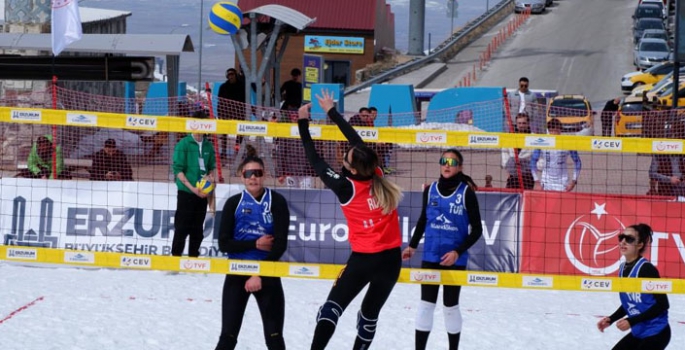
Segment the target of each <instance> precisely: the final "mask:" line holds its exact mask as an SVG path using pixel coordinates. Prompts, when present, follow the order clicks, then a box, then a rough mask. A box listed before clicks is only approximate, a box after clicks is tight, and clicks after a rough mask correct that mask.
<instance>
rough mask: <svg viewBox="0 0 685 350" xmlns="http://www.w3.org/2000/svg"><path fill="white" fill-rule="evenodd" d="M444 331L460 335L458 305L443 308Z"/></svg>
mask: <svg viewBox="0 0 685 350" xmlns="http://www.w3.org/2000/svg"><path fill="white" fill-rule="evenodd" d="M444 313H445V329H446V330H447V333H450V334H457V333H461V325H462V319H461V311H460V310H459V305H454V306H449V307H447V306H445V309H444Z"/></svg>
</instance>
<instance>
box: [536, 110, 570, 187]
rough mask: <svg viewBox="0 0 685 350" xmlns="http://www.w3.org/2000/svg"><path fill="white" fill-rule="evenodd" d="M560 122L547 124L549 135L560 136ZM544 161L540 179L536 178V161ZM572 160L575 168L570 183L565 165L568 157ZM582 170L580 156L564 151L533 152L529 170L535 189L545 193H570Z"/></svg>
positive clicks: (555, 121) (553, 120) (555, 120)
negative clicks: (541, 157)
mask: <svg viewBox="0 0 685 350" xmlns="http://www.w3.org/2000/svg"><path fill="white" fill-rule="evenodd" d="M561 128H562V125H561V121H559V119H557V118H552V119H551V120H550V121H549V122H548V123H547V129H548V130H549V133H550V134H551V135H561ZM541 155H542V156H543V158H544V159H545V165H544V167H543V169H542V178H540V177H539V176H538V173H537V172H538V166H537V164H538V160H539V159H540V156H541ZM569 156H570V157H571V159H573V163H575V168H574V170H573V178H572V180H571V181H569V180H568V165H566V160H567V159H568V157H569ZM581 168H582V163H581V162H580V156H579V155H578V152H577V151H566V150H544V151H543V150H539V149H536V150H534V151H533V155H532V156H531V159H530V170H531V172H532V173H533V179H534V180H535V189H538V190H540V189H543V190H545V191H565V192H570V191H572V190H573V189H574V188H575V187H576V184H577V183H578V175H580V169H581Z"/></svg>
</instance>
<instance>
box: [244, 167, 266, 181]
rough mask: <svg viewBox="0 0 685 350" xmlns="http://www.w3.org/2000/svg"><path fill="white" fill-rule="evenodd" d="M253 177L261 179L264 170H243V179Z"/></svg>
mask: <svg viewBox="0 0 685 350" xmlns="http://www.w3.org/2000/svg"><path fill="white" fill-rule="evenodd" d="M252 175H254V176H255V177H262V176H264V170H262V169H255V170H245V171H243V178H246V179H249V178H251V177H252Z"/></svg>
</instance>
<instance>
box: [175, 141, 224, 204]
mask: <svg viewBox="0 0 685 350" xmlns="http://www.w3.org/2000/svg"><path fill="white" fill-rule="evenodd" d="M199 156H200V149H199V147H198V144H197V142H196V141H195V139H193V136H192V135H188V136H186V137H184V138H182V139H181V141H179V142H178V143H177V144H176V148H175V149H174V164H173V169H174V175H175V176H176V187H178V189H179V190H180V191H186V192H190V193H192V191H191V190H190V189H188V187H186V185H184V184H183V183H182V182H181V180H179V179H178V173H183V174H185V176H186V178H187V179H188V181H189V182H190V183H191V184H195V183H196V182H197V181H198V180H200V179H201V178H202V176H204V175H207V174H209V173H210V172H211V171H212V170H214V169H216V158H215V157H214V146H213V145H212V143H211V142H209V141H207V139H206V138H203V139H202V159H203V160H204V163H205V171H201V170H200V162H199V158H200V157H199Z"/></svg>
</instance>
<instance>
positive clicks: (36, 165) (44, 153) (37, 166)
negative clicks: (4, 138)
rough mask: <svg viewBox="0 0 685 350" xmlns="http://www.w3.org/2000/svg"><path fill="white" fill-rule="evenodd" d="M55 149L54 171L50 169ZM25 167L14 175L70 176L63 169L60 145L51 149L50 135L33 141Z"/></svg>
mask: <svg viewBox="0 0 685 350" xmlns="http://www.w3.org/2000/svg"><path fill="white" fill-rule="evenodd" d="M53 151H55V158H56V162H57V165H56V167H55V168H56V169H55V170H56V172H57V176H55V174H54V173H53V169H52V156H53ZM26 166H27V169H24V170H22V171H20V172H19V173H18V174H17V175H16V177H27V178H32V179H55V178H57V179H70V178H71V176H70V175H69V173H68V172H67V171H65V169H64V158H63V157H62V147H61V146H59V145H57V146H56V147H54V149H53V144H52V135H50V134H46V135H44V136H40V137H38V138H37V139H36V142H34V143H33V146H32V147H31V151H30V152H29V157H28V159H27V160H26Z"/></svg>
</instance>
